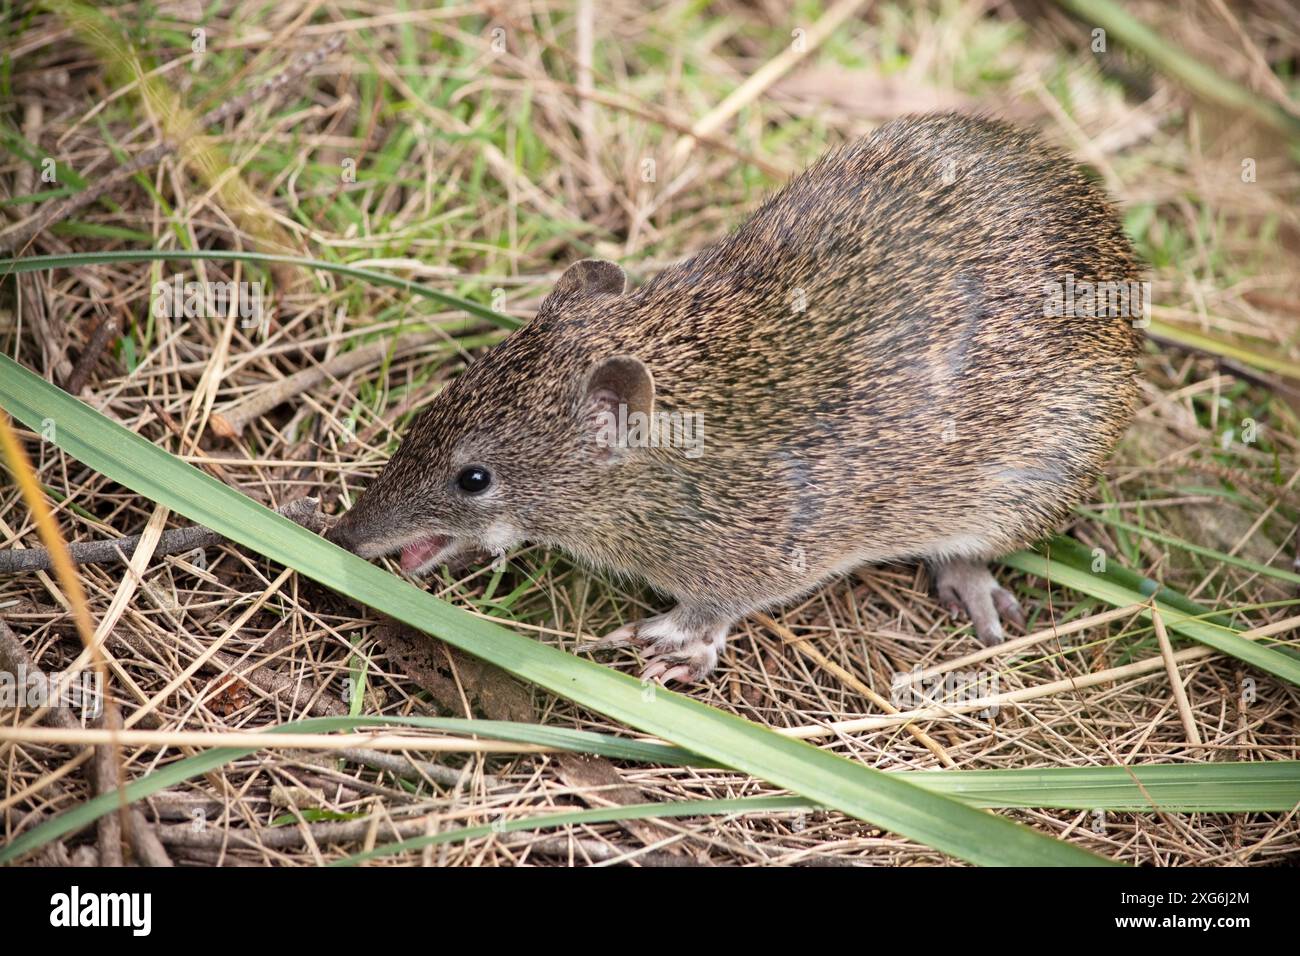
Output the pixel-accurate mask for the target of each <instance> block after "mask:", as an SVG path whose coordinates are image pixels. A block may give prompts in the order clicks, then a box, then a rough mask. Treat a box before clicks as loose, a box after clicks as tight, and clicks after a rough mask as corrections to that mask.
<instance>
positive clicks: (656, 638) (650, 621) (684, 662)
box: [583, 609, 727, 684]
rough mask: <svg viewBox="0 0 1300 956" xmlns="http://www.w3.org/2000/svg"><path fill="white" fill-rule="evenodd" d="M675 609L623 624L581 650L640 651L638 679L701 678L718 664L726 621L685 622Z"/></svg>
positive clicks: (663, 681) (677, 679)
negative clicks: (621, 649) (625, 648)
mask: <svg viewBox="0 0 1300 956" xmlns="http://www.w3.org/2000/svg"><path fill="white" fill-rule="evenodd" d="M682 617H683V615H682V614H681V613H679V611H678V610H677V609H674V610H672V611H669V612H668V613H667V614H659V615H656V616H655V617H648V618H646V619H645V620H642V621H635V622H633V623H631V624H624V625H623V626H622V627H620V628H618V629H617V630H614V631H611V632H610V633H609V634H606V635H605V636H604V637H602V638H600V639H599V640H596V641H592V642H590V643H589V644H587V645H585V647H584V648H583V649H584V650H592V651H597V650H612V649H615V648H621V647H634V648H637V649H639V650H640V651H641V655H642V658H643V659H644V661H645V667H644V668H643V669H642V671H641V679H642V680H645V681H657V682H658V683H660V684H667V683H668V682H669V681H681V682H683V683H691V682H696V681H700V680H703V679H704V678H705V677H707V676H708V675H709V674H710V673H712V672H713V669H714V668H715V667H717V666H718V657H719V655H720V654H721V653H722V649H723V648H724V647H725V646H726V643H727V625H726V624H710V625H708V626H704V627H701V626H699V625H698V624H696V625H695V626H693V627H692V626H688V625H686V624H684V623H683V621H682Z"/></svg>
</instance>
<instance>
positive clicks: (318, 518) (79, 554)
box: [0, 498, 329, 574]
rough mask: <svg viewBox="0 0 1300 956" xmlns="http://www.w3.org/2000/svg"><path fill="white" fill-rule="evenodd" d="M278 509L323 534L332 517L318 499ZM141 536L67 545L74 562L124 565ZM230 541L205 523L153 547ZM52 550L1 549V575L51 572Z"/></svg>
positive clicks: (190, 547) (160, 550) (166, 535)
mask: <svg viewBox="0 0 1300 956" xmlns="http://www.w3.org/2000/svg"><path fill="white" fill-rule="evenodd" d="M275 510H276V512H277V513H278V514H280V515H282V516H284V517H285V518H288V519H289V520H290V521H292V522H294V523H295V524H300V525H302V526H303V527H304V528H307V529H308V530H310V531H314V532H316V533H317V534H320V532H321V531H323V530H324V529H325V527H326V526H327V525H328V524H329V517H328V516H327V515H326V514H325V513H324V512H322V511H321V510H320V500H319V499H317V498H299V499H298V500H297V501H291V502H289V503H288V504H285V505H281V506H280V507H279V508H277V509H275ZM140 537H141V536H140V535H138V534H133V535H129V536H128V537H125V538H113V539H110V540H105V541H74V542H72V543H71V544H69V545H68V552H69V553H70V554H71V556H72V563H73V564H110V563H114V562H119V561H120V562H121V563H123V564H125V563H126V562H127V561H129V560H130V559H131V555H132V554H134V553H135V549H136V545H138V544H139V543H140ZM225 540H227V539H226V538H225V537H223V536H222V535H219V534H217V532H215V531H212V530H209V529H208V528H205V527H203V526H202V525H189V526H187V527H184V528H171V529H170V530H167V531H164V532H163V533H162V537H161V538H160V539H159V541H158V547H156V548H155V549H154V555H155V556H162V555H168V554H183V553H185V552H186V551H194V550H195V549H197V548H207V547H210V546H212V545H216V544H220V543H222V542H223V541H225ZM51 567H53V565H52V564H51V563H50V553H49V552H48V551H47V550H46V549H44V548H11V549H10V550H8V551H3V552H0V574H23V573H26V572H31V571H48V570H50V568H51Z"/></svg>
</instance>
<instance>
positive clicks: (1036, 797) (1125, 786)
mask: <svg viewBox="0 0 1300 956" xmlns="http://www.w3.org/2000/svg"><path fill="white" fill-rule="evenodd" d="M907 776H908V779H909V780H911V781H912V782H913V783H916V784H919V785H920V786H923V787H926V788H927V789H933V790H934V791H935V792H936V793H945V794H947V795H948V796H951V797H957V798H958V799H960V800H963V801H965V802H967V803H970V804H973V805H974V806H979V807H1039V808H1044V809H1049V808H1050V809H1058V810H1112V811H1116V812H1122V811H1128V812H1134V813H1140V812H1143V811H1147V812H1149V811H1153V810H1156V809H1159V810H1161V811H1164V812H1166V813H1250V812H1265V813H1267V812H1277V813H1285V812H1287V811H1289V810H1292V809H1294V808H1295V807H1296V805H1297V804H1300V760H1269V761H1259V762H1257V763H1193V764H1151V765H1146V766H1136V767H1050V768H1046V769H1042V770H919V771H912V772H909V773H908V775H907Z"/></svg>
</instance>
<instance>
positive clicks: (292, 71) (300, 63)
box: [0, 34, 343, 395]
mask: <svg viewBox="0 0 1300 956" xmlns="http://www.w3.org/2000/svg"><path fill="white" fill-rule="evenodd" d="M342 45H343V35H342V34H338V35H336V36H334V37H331V38H330V39H329V40H328V41H327V42H326V43H324V44H322V45H321V46H320V47H318V48H316V49H315V50H313V51H311V52H310V53H305V54H303V55H302V56H300V57H299V58H298V59H297V60H295V61H294V62H293V63H291V64H289V66H287V67H286V68H285V69H284V70H282V71H281V72H280V73H277V74H276V75H275V76H273V77H271V78H270V79H268V80H265V81H263V82H262V83H259V84H258V85H257V86H255V87H253V88H252V89H251V90H249V91H248V92H247V93H244V94H243V95H242V96H237V97H235V98H234V99H232V100H230V101H228V102H226V103H223V104H221V105H220V106H218V107H217V108H216V109H214V110H210V111H209V112H207V113H204V114H203V116H202V117H200V119H199V126H200V127H203V128H206V127H209V126H216V125H218V124H220V123H222V122H224V121H225V120H227V119H229V118H230V117H231V116H234V115H236V114H238V113H242V112H243V111H244V110H246V109H248V107H249V106H251V105H253V104H254V103H257V102H261V101H263V100H267V99H269V98H271V97H273V96H276V95H278V94H279V93H281V92H282V91H283V90H284V88H285V87H287V86H288V85H289V84H290V83H292V82H294V81H295V80H297V79H299V78H300V77H302V76H304V75H305V74H306V73H307V72H308V71H309V70H311V69H312V68H313V67H314V66H316V65H317V64H318V63H320V62H321V61H322V60H324V59H325V58H326V57H327V56H329V55H330V54H331V53H333V52H334V51H335V50H337V49H338V48H339V47H340V46H342ZM177 145H178V144H175V143H169V142H167V141H166V140H164V141H163V142H161V143H158V144H157V145H156V146H151V147H150V148H149V149H146V150H145V151H144V152H142V153H140V154H139V155H137V156H136V157H135V158H134V159H132V160H131V161H130V162H128V163H126V165H124V166H121V167H119V168H118V169H117V170H115V171H114V172H112V173H109V174H108V175H107V176H105V177H104V178H103V179H101V180H99V181H98V182H97V183H95V184H94V185H92V186H88V187H86V188H85V189H83V190H82V191H81V192H79V193H77V194H76V195H74V196H69V197H68V198H67V199H65V200H63V202H61V203H55V204H49V203H46V204H44V206H46V207H48V208H42V210H41V211H40V212H38V213H37V214H36V215H35V216H33V217H31V218H30V219H25V220H23V221H22V222H19V223H15V224H14V225H12V226H10V227H9V228H8V229H5V230H3V231H0V248H7V249H16V248H18V247H19V246H23V245H26V244H27V242H28V241H29V240H31V239H32V238H33V237H34V236H37V235H39V234H40V233H42V232H44V231H45V230H46V229H48V228H49V227H50V226H52V225H53V224H55V223H57V222H62V221H63V220H65V219H67V218H68V217H70V216H71V215H73V213H75V212H77V211H78V210H79V209H82V208H84V207H85V206H88V205H89V204H90V203H92V202H94V201H95V200H96V199H98V198H99V197H100V196H103V195H104V194H105V193H107V192H109V191H110V190H112V189H114V188H115V187H116V186H117V185H118V184H120V183H122V182H124V181H125V180H127V179H129V178H131V177H132V176H134V175H135V174H136V173H138V172H140V171H141V170H142V169H148V168H149V167H150V166H155V165H157V164H158V163H159V162H161V160H162V159H163V157H164V156H167V155H168V154H169V153H171V152H173V151H174V150H175V149H176V146H177ZM73 394H74V395H75V394H76V392H73Z"/></svg>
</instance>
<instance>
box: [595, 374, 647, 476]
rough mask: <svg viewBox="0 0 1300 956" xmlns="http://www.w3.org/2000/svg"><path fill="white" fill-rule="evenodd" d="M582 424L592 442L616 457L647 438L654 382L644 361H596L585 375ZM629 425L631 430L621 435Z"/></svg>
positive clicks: (608, 455)
mask: <svg viewBox="0 0 1300 956" xmlns="http://www.w3.org/2000/svg"><path fill="white" fill-rule="evenodd" d="M584 397H585V409H584V421H585V426H586V428H587V431H588V433H589V434H590V436H591V438H592V440H593V441H594V442H595V443H596V444H597V445H599V446H600V447H601V448H602V449H605V450H606V452H607V454H606V457H609V458H612V457H615V456H617V455H618V454H619V453H620V452H621V451H623V450H626V449H627V448H629V447H635V446H637V445H640V444H642V443H643V439H648V437H649V434H648V431H647V429H649V428H651V427H652V423H653V421H654V407H655V383H654V378H653V377H652V376H651V374H650V369H648V368H646V365H645V363H644V362H642V361H641V360H640V359H639V358H636V357H634V356H631V355H614V356H611V357H610V358H607V359H602V360H601V361H599V362H597V363H596V364H595V365H594V366H593V367H592V369H591V371H590V372H589V373H588V374H587V384H586V391H585V396H584ZM629 424H630V426H631V431H630V432H628V433H624V431H625V430H626V429H628V427H629Z"/></svg>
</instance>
